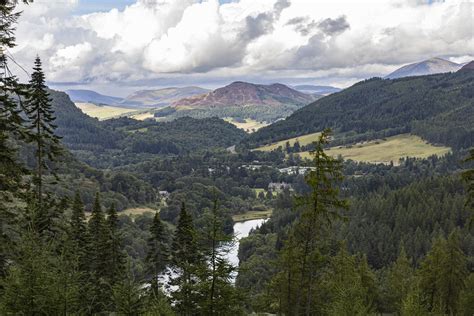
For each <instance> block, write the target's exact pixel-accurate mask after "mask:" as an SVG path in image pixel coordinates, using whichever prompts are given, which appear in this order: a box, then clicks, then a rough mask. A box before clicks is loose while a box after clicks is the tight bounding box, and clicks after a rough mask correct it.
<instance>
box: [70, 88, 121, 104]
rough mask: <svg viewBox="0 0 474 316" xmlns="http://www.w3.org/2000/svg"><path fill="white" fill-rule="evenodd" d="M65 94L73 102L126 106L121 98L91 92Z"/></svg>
mask: <svg viewBox="0 0 474 316" xmlns="http://www.w3.org/2000/svg"><path fill="white" fill-rule="evenodd" d="M65 92H66V93H67V95H68V96H69V98H71V100H72V101H73V102H80V103H93V104H98V105H114V106H120V105H122V106H126V104H124V103H123V101H124V99H123V98H119V97H112V96H109V95H104V94H100V93H98V92H95V91H92V90H66V91H65Z"/></svg>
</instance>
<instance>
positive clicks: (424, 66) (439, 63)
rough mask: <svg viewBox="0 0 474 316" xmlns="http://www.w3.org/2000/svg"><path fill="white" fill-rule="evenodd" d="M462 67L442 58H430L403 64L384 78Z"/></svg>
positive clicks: (451, 70)
mask: <svg viewBox="0 0 474 316" xmlns="http://www.w3.org/2000/svg"><path fill="white" fill-rule="evenodd" d="M461 67H462V65H461V64H457V63H453V62H451V61H448V60H445V59H442V58H431V59H428V60H424V61H421V62H418V63H413V64H409V65H406V66H403V67H401V68H399V69H397V70H395V71H394V72H392V73H390V74H388V75H387V76H385V78H386V79H396V78H402V77H412V76H424V75H433V74H439V73H446V72H455V71H458V70H459V69H460V68H461Z"/></svg>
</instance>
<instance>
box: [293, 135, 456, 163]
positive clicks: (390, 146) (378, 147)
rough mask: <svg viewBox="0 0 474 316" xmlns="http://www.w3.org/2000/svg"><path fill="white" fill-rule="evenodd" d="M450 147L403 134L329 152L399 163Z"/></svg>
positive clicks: (340, 147)
mask: <svg viewBox="0 0 474 316" xmlns="http://www.w3.org/2000/svg"><path fill="white" fill-rule="evenodd" d="M450 151H451V149H450V148H449V147H442V146H433V145H431V144H428V143H427V142H426V141H424V140H423V139H422V138H420V137H418V136H415V135H410V134H401V135H396V136H392V137H388V138H386V139H385V140H374V141H369V142H363V143H358V144H353V145H351V146H350V148H348V147H347V146H338V147H333V148H330V149H328V150H327V153H328V154H330V155H332V156H334V157H337V156H339V155H341V156H342V157H343V158H344V159H352V160H355V161H364V162H371V163H390V162H391V161H393V163H394V164H397V163H398V160H399V159H400V158H403V157H415V158H426V157H429V156H431V155H438V156H442V155H445V154H446V153H448V152H450ZM300 156H301V157H304V158H309V157H310V155H309V152H302V153H300Z"/></svg>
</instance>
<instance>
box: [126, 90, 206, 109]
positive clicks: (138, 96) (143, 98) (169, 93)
mask: <svg viewBox="0 0 474 316" xmlns="http://www.w3.org/2000/svg"><path fill="white" fill-rule="evenodd" d="M207 92H209V90H208V89H204V88H200V87H182V88H176V87H171V88H163V89H152V90H139V91H136V92H134V93H132V94H131V95H129V96H128V97H126V98H125V100H124V102H132V103H138V104H141V105H143V106H146V107H165V106H168V105H170V104H171V103H172V102H175V101H178V100H179V99H182V98H188V97H192V96H195V95H200V94H204V93H207Z"/></svg>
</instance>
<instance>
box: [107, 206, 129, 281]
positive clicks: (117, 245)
mask: <svg viewBox="0 0 474 316" xmlns="http://www.w3.org/2000/svg"><path fill="white" fill-rule="evenodd" d="M106 226H107V227H106V230H107V260H108V264H107V266H108V268H107V279H108V282H109V284H110V285H111V286H113V285H114V284H115V283H116V282H117V281H118V280H119V279H120V278H121V277H122V275H123V273H124V272H125V254H124V253H123V251H122V236H121V233H120V231H119V227H118V217H117V210H116V208H115V205H113V204H112V205H111V206H110V208H109V209H108V210H107V220H106Z"/></svg>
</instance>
